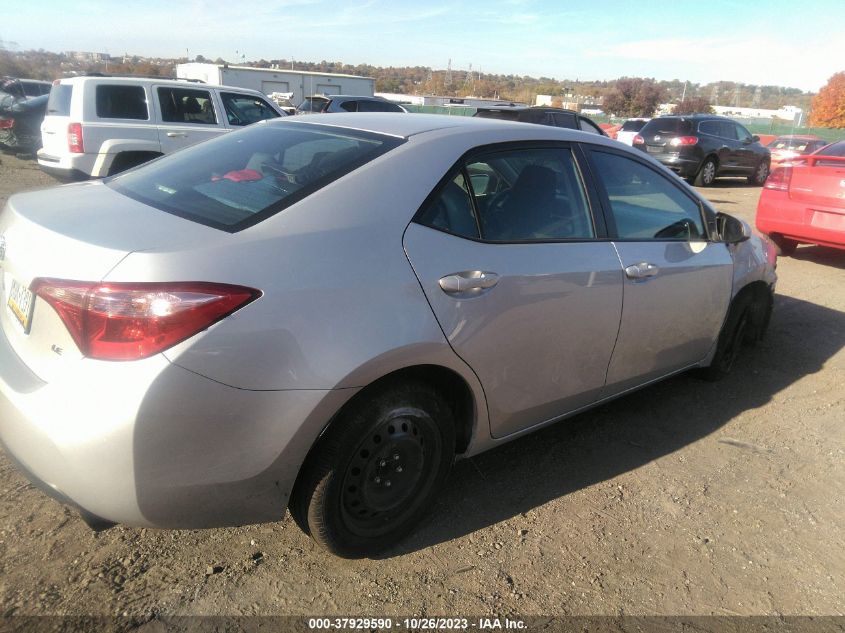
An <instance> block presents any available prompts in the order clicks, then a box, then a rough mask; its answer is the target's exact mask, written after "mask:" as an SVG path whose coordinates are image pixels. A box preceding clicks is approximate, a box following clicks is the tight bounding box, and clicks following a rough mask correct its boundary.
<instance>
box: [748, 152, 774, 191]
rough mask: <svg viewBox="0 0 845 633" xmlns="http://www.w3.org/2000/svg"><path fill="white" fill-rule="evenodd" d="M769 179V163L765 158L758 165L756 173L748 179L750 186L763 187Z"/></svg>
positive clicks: (755, 169)
mask: <svg viewBox="0 0 845 633" xmlns="http://www.w3.org/2000/svg"><path fill="white" fill-rule="evenodd" d="M768 177H769V161H767V160H766V159H765V158H764V159H763V160H761V161H760V162H759V163H757V166H756V167H755V168H754V172H753V173H752V174H751V175H750V176H749V177H748V184H750V185H756V186H757V187H762V186H763V183H765V182H766V178H768Z"/></svg>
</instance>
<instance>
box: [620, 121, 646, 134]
mask: <svg viewBox="0 0 845 633" xmlns="http://www.w3.org/2000/svg"><path fill="white" fill-rule="evenodd" d="M646 123H648V121H625V122H624V123H623V124H622V129H621V130H619V131H620V132H639V131H640V130H641V129H643V127H644V126H645V124H646Z"/></svg>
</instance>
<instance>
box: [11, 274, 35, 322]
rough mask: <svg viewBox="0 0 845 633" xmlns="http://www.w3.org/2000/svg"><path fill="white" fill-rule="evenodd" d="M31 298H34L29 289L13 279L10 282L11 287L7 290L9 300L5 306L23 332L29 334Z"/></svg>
mask: <svg viewBox="0 0 845 633" xmlns="http://www.w3.org/2000/svg"><path fill="white" fill-rule="evenodd" d="M33 298H34V296H33V294H32V292H30V290H29V288H26V287H25V286H22V285H20V284H19V283H18V282H17V281H15V280H14V279H13V280H12V287H11V288H9V299H8V301H6V305H7V306H9V310H11V311H12V314H14V315H15V317H16V318H17V320H18V321H19V322H20V324H21V326H22V327H23V330H24V332H29V326H30V323H31V321H32V306H33V303H34V301H33Z"/></svg>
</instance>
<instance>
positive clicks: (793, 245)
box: [769, 235, 798, 257]
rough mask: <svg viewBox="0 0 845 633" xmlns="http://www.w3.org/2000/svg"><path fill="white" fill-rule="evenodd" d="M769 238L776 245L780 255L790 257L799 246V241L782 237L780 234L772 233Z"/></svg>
mask: <svg viewBox="0 0 845 633" xmlns="http://www.w3.org/2000/svg"><path fill="white" fill-rule="evenodd" d="M769 239H771V240H772V242H773V243H774V245H775V249H776V250H777V252H778V255H780V256H781V257H789V256H790V255H794V254H795V251H796V250H797V248H798V242H796V241H795V240H790V239H788V238H785V237H782V236H780V235H770V236H769Z"/></svg>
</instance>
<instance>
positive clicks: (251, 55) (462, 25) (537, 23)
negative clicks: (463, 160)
mask: <svg viewBox="0 0 845 633" xmlns="http://www.w3.org/2000/svg"><path fill="white" fill-rule="evenodd" d="M0 45H2V46H3V47H5V48H6V49H8V50H13V51H17V50H30V49H39V48H43V49H45V50H48V51H53V52H62V51H69V50H74V51H94V52H105V53H109V54H111V55H121V54H123V53H130V54H134V55H141V56H150V57H158V56H160V57H184V56H185V55H186V50H187V55H189V56H190V57H191V58H193V57H194V56H196V55H197V54H201V55H204V56H205V57H208V58H211V59H215V58H217V57H222V58H223V59H226V60H228V61H232V62H235V61H240V60H241V59H246V60H257V59H261V58H264V59H295V60H300V61H314V62H318V61H321V60H328V61H341V62H344V63H348V64H361V63H366V64H372V65H374V66H428V67H431V68H434V69H445V68H446V65H447V64H448V63H449V60H450V59H451V61H452V68H453V69H463V70H466V69H468V68H469V66H470V64H471V65H472V69H473V70H474V71H481V72H482V73H484V72H490V73H501V74H514V75H528V76H532V77H551V78H554V79H560V80H563V79H569V80H573V79H580V80H607V79H615V78H617V77H622V76H629V77H654V78H655V79H658V80H671V79H681V80H689V81H692V82H694V83H702V84H703V83H708V82H711V81H734V82H741V83H745V84H757V85H759V84H762V85H779V86H785V87H793V88H800V89H802V90H805V91H813V92H815V91H818V89H819V88H821V87H822V86H823V85H824V84H825V83H827V80H828V79H829V78H830V77H831V75H833V74H834V73H836V72H839V71H842V70H845V0H803V2H801V1H799V0H793V1H785V0H767V1H766V2H750V1H748V0H745V1H734V0H706V1H701V0H698V1H696V0H675V1H674V2H663V1H661V0H633V1H624V0H605V1H602V0H597V1H595V2H584V1H581V2H571V1H569V2H567V1H565V0H558V1H554V0H472V1H464V0H419V1H418V2H410V1H406V0H392V1H391V0H343V1H341V2H330V1H328V2H327V1H324V0H264V1H263V2H238V1H236V0H142V1H138V0H121V1H120V2H118V1H116V0H74V1H73V2H69V1H68V0H38V2H15V1H12V0H7V1H5V2H2V3H0Z"/></svg>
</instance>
